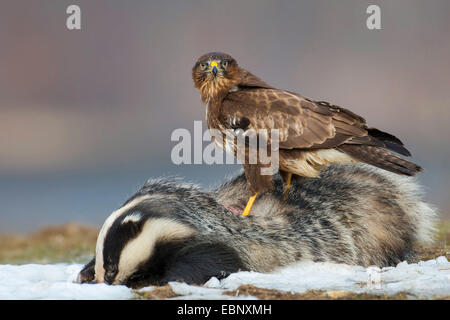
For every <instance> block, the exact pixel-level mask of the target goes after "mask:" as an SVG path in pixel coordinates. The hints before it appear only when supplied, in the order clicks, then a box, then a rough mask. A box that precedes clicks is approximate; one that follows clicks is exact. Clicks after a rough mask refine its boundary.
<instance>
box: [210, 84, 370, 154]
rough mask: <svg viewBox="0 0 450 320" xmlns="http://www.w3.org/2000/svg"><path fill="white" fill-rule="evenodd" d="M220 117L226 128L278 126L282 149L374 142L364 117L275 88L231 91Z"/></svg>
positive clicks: (258, 130)
mask: <svg viewBox="0 0 450 320" xmlns="http://www.w3.org/2000/svg"><path fill="white" fill-rule="evenodd" d="M219 121H220V122H221V123H222V125H223V126H224V127H225V128H227V129H228V128H229V129H234V130H236V129H242V130H244V131H247V130H250V129H253V131H255V132H256V133H258V134H266V132H267V131H268V130H270V129H278V134H279V147H280V148H281V149H293V148H301V149H318V148H333V147H336V146H339V145H341V144H343V143H353V144H369V145H370V144H372V143H371V140H372V139H371V137H370V136H369V135H368V129H367V127H366V122H365V120H364V119H363V118H362V117H360V116H358V115H356V114H354V113H353V112H351V111H349V110H347V109H344V108H341V107H338V106H334V105H330V104H329V103H326V102H323V101H312V100H309V99H307V98H304V97H302V96H300V95H298V94H295V93H291V92H288V91H284V90H279V89H275V88H261V87H257V88H252V87H246V88H241V90H238V91H235V92H230V93H229V94H228V95H227V96H226V97H225V99H224V100H223V103H222V108H221V111H220V119H219ZM268 140H270V137H269V138H268ZM374 140H376V139H374ZM269 143H270V141H269Z"/></svg>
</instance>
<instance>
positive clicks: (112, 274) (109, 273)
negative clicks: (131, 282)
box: [104, 269, 117, 284]
mask: <svg viewBox="0 0 450 320" xmlns="http://www.w3.org/2000/svg"><path fill="white" fill-rule="evenodd" d="M116 275H117V269H111V270H106V271H105V277H104V279H105V282H106V283H107V284H113V282H114V279H116Z"/></svg>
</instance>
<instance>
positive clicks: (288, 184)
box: [283, 173, 292, 200]
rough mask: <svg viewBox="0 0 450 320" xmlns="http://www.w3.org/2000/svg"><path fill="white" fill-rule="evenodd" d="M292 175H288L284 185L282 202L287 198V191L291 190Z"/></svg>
mask: <svg viewBox="0 0 450 320" xmlns="http://www.w3.org/2000/svg"><path fill="white" fill-rule="evenodd" d="M291 181H292V173H288V176H287V181H286V185H285V186H284V193H283V200H286V199H287V198H288V197H289V189H290V188H291Z"/></svg>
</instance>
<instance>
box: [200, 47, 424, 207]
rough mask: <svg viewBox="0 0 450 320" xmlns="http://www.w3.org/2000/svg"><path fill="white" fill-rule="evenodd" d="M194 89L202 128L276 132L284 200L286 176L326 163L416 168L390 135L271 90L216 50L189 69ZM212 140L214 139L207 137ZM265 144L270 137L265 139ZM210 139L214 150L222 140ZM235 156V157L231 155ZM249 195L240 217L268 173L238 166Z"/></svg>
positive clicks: (343, 112) (266, 185) (323, 105)
mask: <svg viewBox="0 0 450 320" xmlns="http://www.w3.org/2000/svg"><path fill="white" fill-rule="evenodd" d="M192 78H193V80H194V85H195V87H196V88H197V89H198V90H200V94H201V98H202V101H203V102H204V103H206V104H207V110H206V121H207V124H208V128H209V129H210V130H211V129H218V130H220V132H222V133H223V135H224V136H225V135H226V131H227V130H228V131H229V129H232V130H241V132H244V133H245V132H247V131H248V130H253V131H255V132H257V133H258V132H262V131H263V130H270V129H278V132H279V137H278V139H279V171H280V174H281V176H282V178H283V181H284V183H285V193H284V197H287V195H288V192H289V186H290V183H291V179H292V175H293V174H294V175H298V176H303V177H317V176H318V175H319V174H320V171H321V170H322V169H323V168H324V167H325V166H326V165H330V164H344V163H352V162H365V163H368V164H371V165H373V166H376V167H379V168H382V169H385V170H388V171H391V172H395V173H398V174H402V175H408V176H413V175H415V174H416V173H417V172H419V171H422V168H421V167H420V166H418V165H416V164H414V163H411V162H409V161H406V160H404V159H402V158H400V157H398V156H396V155H394V154H392V153H391V152H389V151H388V150H390V151H394V152H396V153H399V154H401V155H404V156H410V155H411V154H410V152H409V151H408V150H407V149H406V148H405V147H404V146H403V143H402V142H401V141H400V140H399V139H398V138H396V137H395V136H393V135H391V134H389V133H386V132H383V131H381V130H378V129H375V128H368V127H367V126H366V121H365V120H364V118H362V117H361V116H359V115H357V114H355V113H353V112H351V111H349V110H347V109H344V108H342V107H339V106H336V105H332V104H330V103H328V102H324V101H314V100H311V99H308V98H306V97H303V96H301V95H300V94H297V93H294V92H290V91H285V90H281V89H277V88H274V87H272V86H270V85H268V84H267V83H265V82H264V81H262V80H261V79H259V78H258V77H256V76H254V75H253V74H251V73H250V72H248V71H247V70H245V69H243V68H241V67H239V66H238V64H237V62H236V60H235V59H233V58H232V57H231V56H230V55H228V54H225V53H220V52H212V53H207V54H205V55H203V56H201V57H200V58H199V59H198V61H197V62H196V63H195V65H194V67H193V69H192ZM213 138H214V137H213ZM266 139H267V143H268V145H270V144H271V138H270V136H266ZM219 140H220V139H215V142H216V144H217V145H219V146H220V147H223V146H224V141H223V140H222V141H219ZM235 156H236V153H235ZM243 166H244V172H245V176H246V178H247V182H248V183H249V185H250V189H251V191H252V193H253V196H251V197H250V199H249V201H248V202H247V205H246V206H245V209H244V212H243V215H248V214H249V213H250V210H251V207H252V205H253V202H254V201H255V198H256V196H257V194H258V193H261V192H265V191H267V190H269V189H271V187H272V177H273V176H272V175H262V174H261V168H262V167H264V166H265V165H264V164H262V163H260V162H259V159H258V162H257V163H255V164H248V163H243Z"/></svg>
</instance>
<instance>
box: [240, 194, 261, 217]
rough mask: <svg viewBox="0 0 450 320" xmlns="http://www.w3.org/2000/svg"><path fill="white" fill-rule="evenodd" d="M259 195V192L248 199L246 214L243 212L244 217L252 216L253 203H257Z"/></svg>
mask: <svg viewBox="0 0 450 320" xmlns="http://www.w3.org/2000/svg"><path fill="white" fill-rule="evenodd" d="M257 195H258V192H256V193H255V194H254V195H252V196H251V197H250V199H248V202H247V205H246V206H245V209H244V212H242V215H243V216H248V215H249V214H250V211H251V210H252V207H253V203H254V202H255V199H256V196H257Z"/></svg>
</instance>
